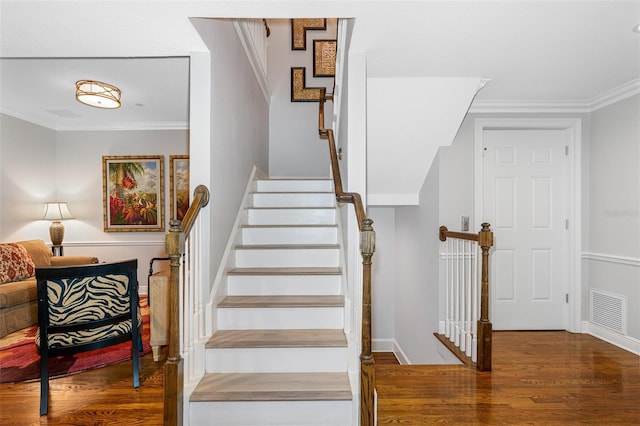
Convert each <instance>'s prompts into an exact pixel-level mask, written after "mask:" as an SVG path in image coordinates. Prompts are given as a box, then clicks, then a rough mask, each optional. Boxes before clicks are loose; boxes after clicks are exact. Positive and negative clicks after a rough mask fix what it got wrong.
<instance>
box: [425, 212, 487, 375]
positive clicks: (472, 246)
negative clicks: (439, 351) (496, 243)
mask: <svg viewBox="0 0 640 426" xmlns="http://www.w3.org/2000/svg"><path fill="white" fill-rule="evenodd" d="M440 241H443V242H444V244H443V245H444V246H445V260H446V273H445V275H446V280H445V282H446V288H445V324H444V332H443V333H442V334H436V337H438V338H439V339H440V341H442V342H443V343H444V344H445V345H446V346H447V347H448V348H449V349H450V350H451V351H453V352H454V353H455V354H456V355H457V356H458V357H459V358H460V359H461V360H462V361H463V362H465V363H468V364H475V365H476V366H477V367H478V369H479V370H481V371H488V370H491V332H492V326H491V322H489V250H490V249H491V247H492V246H493V232H491V230H490V227H489V224H488V223H483V224H482V230H481V231H480V232H479V233H477V234H473V233H466V232H450V231H448V230H447V228H446V227H445V226H441V227H440Z"/></svg>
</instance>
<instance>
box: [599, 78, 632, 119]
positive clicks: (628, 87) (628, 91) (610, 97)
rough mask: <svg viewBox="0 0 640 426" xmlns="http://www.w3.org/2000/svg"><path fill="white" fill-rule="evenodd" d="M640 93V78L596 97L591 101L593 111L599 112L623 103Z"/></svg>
mask: <svg viewBox="0 0 640 426" xmlns="http://www.w3.org/2000/svg"><path fill="white" fill-rule="evenodd" d="M639 93H640V78H637V79H635V80H631V81H630V82H628V83H625V84H623V85H622V86H618V87H616V88H615V89H612V90H609V91H608V92H605V93H603V94H602V95H600V96H596V97H594V98H592V99H591V100H590V106H591V111H596V110H599V109H600V108H604V107H606V106H609V105H611V104H614V103H616V102H620V101H623V100H625V99H627V98H630V97H631V96H634V95H637V94H639Z"/></svg>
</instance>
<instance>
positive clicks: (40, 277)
mask: <svg viewBox="0 0 640 426" xmlns="http://www.w3.org/2000/svg"><path fill="white" fill-rule="evenodd" d="M112 274H118V275H126V276H127V277H128V280H129V285H128V286H127V293H128V296H129V304H130V306H129V312H126V313H124V314H121V315H117V316H112V317H107V318H104V319H100V320H96V321H89V322H85V323H82V324H72V325H57V326H51V325H50V323H49V308H48V305H49V297H48V293H47V288H48V286H47V281H56V280H62V279H73V278H82V277H99V276H105V275H112ZM36 279H37V283H38V327H39V329H40V347H39V348H38V350H39V353H40V415H45V414H47V412H48V399H49V358H50V357H56V356H61V355H72V354H76V353H81V352H87V351H92V350H95V349H99V348H104V347H107V346H111V345H116V344H119V343H122V342H126V341H131V359H132V361H133V387H134V388H137V387H139V386H140V372H139V370H140V368H139V359H138V352H142V336H141V328H142V323H140V324H139V327H135V326H132V327H131V332H130V333H126V334H121V335H117V336H112V337H108V338H104V339H101V340H99V341H95V342H86V343H82V344H78V345H74V346H65V347H60V348H49V347H48V342H49V333H64V332H73V331H79V330H91V329H95V328H98V327H103V326H105V325H110V324H117V323H121V322H125V321H131V324H137V323H138V319H137V317H138V299H139V298H138V260H137V259H131V260H125V261H121V262H112V263H101V264H95V265H82V266H70V267H51V268H37V269H36ZM45 342H46V343H47V344H46V345H45ZM136 349H137V350H136Z"/></svg>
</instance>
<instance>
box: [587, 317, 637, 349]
mask: <svg viewBox="0 0 640 426" xmlns="http://www.w3.org/2000/svg"><path fill="white" fill-rule="evenodd" d="M582 332H583V333H586V334H590V335H592V336H593V337H597V338H598V339H600V340H604V341H605V342H609V343H611V344H612V345H615V346H617V347H619V348H621V349H624V350H626V351H629V352H631V353H633V354H636V355H640V340H638V339H635V338H633V337H630V336H623V335H621V334H618V333H615V332H613V331H610V330H607V329H606V328H604V327H601V326H599V325H596V324H593V323H592V322H590V321H582Z"/></svg>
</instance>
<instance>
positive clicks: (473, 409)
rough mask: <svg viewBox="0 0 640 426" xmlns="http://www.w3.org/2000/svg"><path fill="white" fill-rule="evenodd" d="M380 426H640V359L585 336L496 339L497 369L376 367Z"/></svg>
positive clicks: (508, 334)
mask: <svg viewBox="0 0 640 426" xmlns="http://www.w3.org/2000/svg"><path fill="white" fill-rule="evenodd" d="M376 383H377V392H378V424H403V425H431V424H478V425H494V424H498V425H516V424H529V425H530V424H541V425H577V424H600V425H618V424H619V425H638V424H640V357H638V356H637V355H634V354H632V353H630V352H626V351H624V350H622V349H619V348H617V347H615V346H613V345H611V344H608V343H606V342H603V341H601V340H598V339H596V338H594V337H592V336H588V335H584V334H571V333H567V332H557V331H556V332H540V331H539V332H495V333H493V371H492V372H485V373H480V372H477V371H475V370H473V369H470V368H468V367H465V366H447V365H443V366H434V365H423V366H420V365H413V366H398V365H377V366H376Z"/></svg>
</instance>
